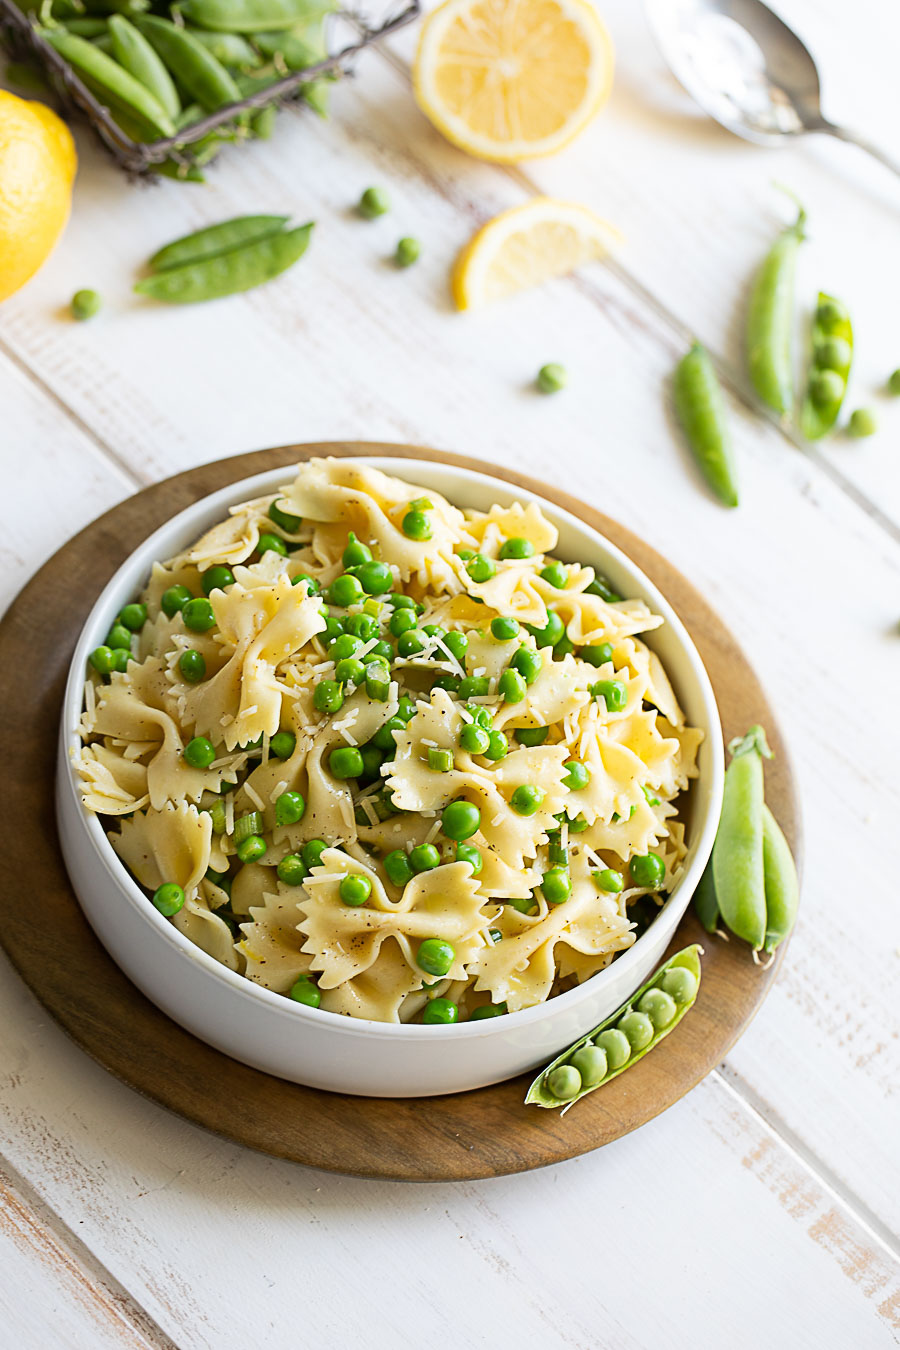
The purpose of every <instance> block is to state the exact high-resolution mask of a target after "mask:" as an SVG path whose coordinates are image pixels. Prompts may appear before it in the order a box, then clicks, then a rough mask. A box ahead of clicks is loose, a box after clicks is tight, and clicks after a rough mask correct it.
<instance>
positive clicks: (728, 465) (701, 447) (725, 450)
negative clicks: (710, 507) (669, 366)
mask: <svg viewBox="0 0 900 1350" xmlns="http://www.w3.org/2000/svg"><path fill="white" fill-rule="evenodd" d="M673 393H674V398H675V411H676V413H677V414H678V420H679V422H680V423H681V425H682V427H683V428H684V432H685V435H686V437H687V441H688V444H689V445H690V447H691V450H692V451H693V452H694V458H695V459H696V461H697V463H698V464H699V466H700V469H701V472H702V473H703V476H704V478H705V479H706V481H707V483H709V486H710V487H711V488H712V490H713V492H714V493H715V494H716V496H717V497H718V498H719V501H720V502H724V504H725V505H726V506H737V504H738V491H737V475H736V471H735V463H734V456H733V454H732V449H731V434H730V432H729V429H728V413H727V410H726V407H725V399H724V398H723V397H722V388H721V386H720V384H719V381H718V379H717V377H716V372H715V370H714V369H713V363H712V361H711V360H710V359H709V353H708V352H707V351H706V348H705V347H703V346H702V345H701V344H700V343H699V342H695V343H694V345H693V347H691V350H690V351H689V352H688V354H687V356H684V357H682V359H681V360H680V361H679V363H678V365H677V366H676V368H675V377H674V380H673Z"/></svg>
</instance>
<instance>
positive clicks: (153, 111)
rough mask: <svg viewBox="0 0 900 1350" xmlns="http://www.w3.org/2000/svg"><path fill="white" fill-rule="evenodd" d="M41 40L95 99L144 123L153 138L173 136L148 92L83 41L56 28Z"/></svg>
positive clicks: (171, 126)
mask: <svg viewBox="0 0 900 1350" xmlns="http://www.w3.org/2000/svg"><path fill="white" fill-rule="evenodd" d="M41 36H42V37H43V38H44V39H45V41H46V42H48V43H49V44H50V46H51V47H52V48H53V50H54V51H55V52H58V53H59V55H60V56H61V57H62V58H63V60H64V61H68V63H69V65H70V66H71V67H72V69H73V70H75V71H76V72H77V73H78V74H79V75H80V76H81V78H82V79H83V80H84V82H85V84H87V85H88V87H89V88H90V89H91V90H93V92H94V93H95V94H96V95H97V96H98V98H100V99H101V100H104V101H107V102H108V103H110V105H111V106H112V107H113V108H114V109H119V110H121V111H123V112H124V113H126V114H127V115H129V116H131V117H133V118H137V119H139V121H140V122H142V123H146V125H147V126H148V127H150V128H151V129H152V130H153V131H154V132H155V133H156V135H157V136H173V135H174V134H175V126H174V123H173V122H172V119H171V118H170V117H169V115H168V113H167V112H166V111H165V109H164V108H163V107H162V106H161V104H160V102H159V100H158V99H156V98H154V96H153V94H151V93H150V91H149V89H145V88H144V86H143V85H142V84H141V83H140V81H139V80H136V79H135V78H134V76H133V75H130V74H129V73H128V71H127V70H123V69H122V67H121V66H120V65H119V63H118V62H117V61H114V60H113V59H112V57H111V56H107V54H106V52H102V51H99V50H98V49H97V48H96V47H95V46H93V44H92V43H91V42H90V41H88V39H87V38H81V37H75V36H74V35H72V34H70V33H65V32H63V31H62V29H59V28H45V29H42V30H41Z"/></svg>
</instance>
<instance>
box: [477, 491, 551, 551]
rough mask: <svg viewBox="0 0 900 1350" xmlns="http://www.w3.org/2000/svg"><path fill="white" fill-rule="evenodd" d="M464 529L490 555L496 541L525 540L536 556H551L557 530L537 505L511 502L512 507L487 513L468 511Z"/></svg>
mask: <svg viewBox="0 0 900 1350" xmlns="http://www.w3.org/2000/svg"><path fill="white" fill-rule="evenodd" d="M465 514H466V529H467V530H468V531H469V534H470V535H471V536H472V537H473V539H475V540H476V541H477V543H478V546H479V549H483V548H484V547H485V544H486V543H487V545H488V548H487V552H488V553H489V554H490V555H491V556H493V554H494V552H495V551H498V550H495V549H494V548H493V547H491V545H492V544H493V543H494V542H495V541H496V540H497V539H499V540H500V541H502V540H505V539H527V540H528V542H529V544H531V546H532V548H533V549H534V552H535V554H541V553H550V552H551V551H552V550H553V549H554V548H556V543H557V540H558V538H559V531H558V530H557V528H556V526H555V525H553V524H551V522H550V521H549V520H548V519H547V517H546V516H545V515H544V513H543V511H542V510H541V508H540V507H539V506H538V504H537V502H529V503H528V505H527V506H523V505H522V504H521V502H513V503H512V505H511V506H492V507H491V509H490V511H467V512H466V513H465Z"/></svg>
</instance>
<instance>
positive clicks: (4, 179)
mask: <svg viewBox="0 0 900 1350" xmlns="http://www.w3.org/2000/svg"><path fill="white" fill-rule="evenodd" d="M76 164H77V159H76V155H75V144H74V142H73V140H72V137H71V135H70V134H69V129H68V127H67V126H66V124H65V122H62V121H61V120H60V119H59V118H58V117H57V115H56V113H55V112H53V111H52V110H51V109H50V108H47V107H45V106H44V104H43V103H28V102H26V101H25V100H24V99H21V98H17V97H16V96H15V94H10V93H9V92H8V91H7V90H5V89H0V300H5V299H6V297H7V296H8V295H12V293H13V291H17V290H18V289H19V287H20V286H24V285H25V282H26V281H27V280H28V279H29V277H32V276H33V275H34V273H35V272H36V271H37V270H38V268H39V267H40V266H41V264H42V263H43V262H44V261H45V259H46V258H47V256H48V254H49V253H50V251H51V250H52V248H53V246H54V244H55V243H56V241H57V239H58V238H59V236H60V234H61V233H62V230H63V226H64V225H65V223H66V220H67V219H68V216H69V207H70V205H71V201H72V180H73V179H74V177H75V168H76Z"/></svg>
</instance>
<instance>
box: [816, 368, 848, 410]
mask: <svg viewBox="0 0 900 1350" xmlns="http://www.w3.org/2000/svg"><path fill="white" fill-rule="evenodd" d="M845 383H846V381H845V380H844V377H843V376H842V375H839V374H838V373H837V371H836V370H816V371H814V372H813V374H812V375H811V376H810V379H809V396H810V398H811V399H812V401H813V403H815V404H817V406H819V407H823V406H824V405H825V404H826V403H836V402H839V401H840V400H841V399H842V398H843V396H844V386H845Z"/></svg>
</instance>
